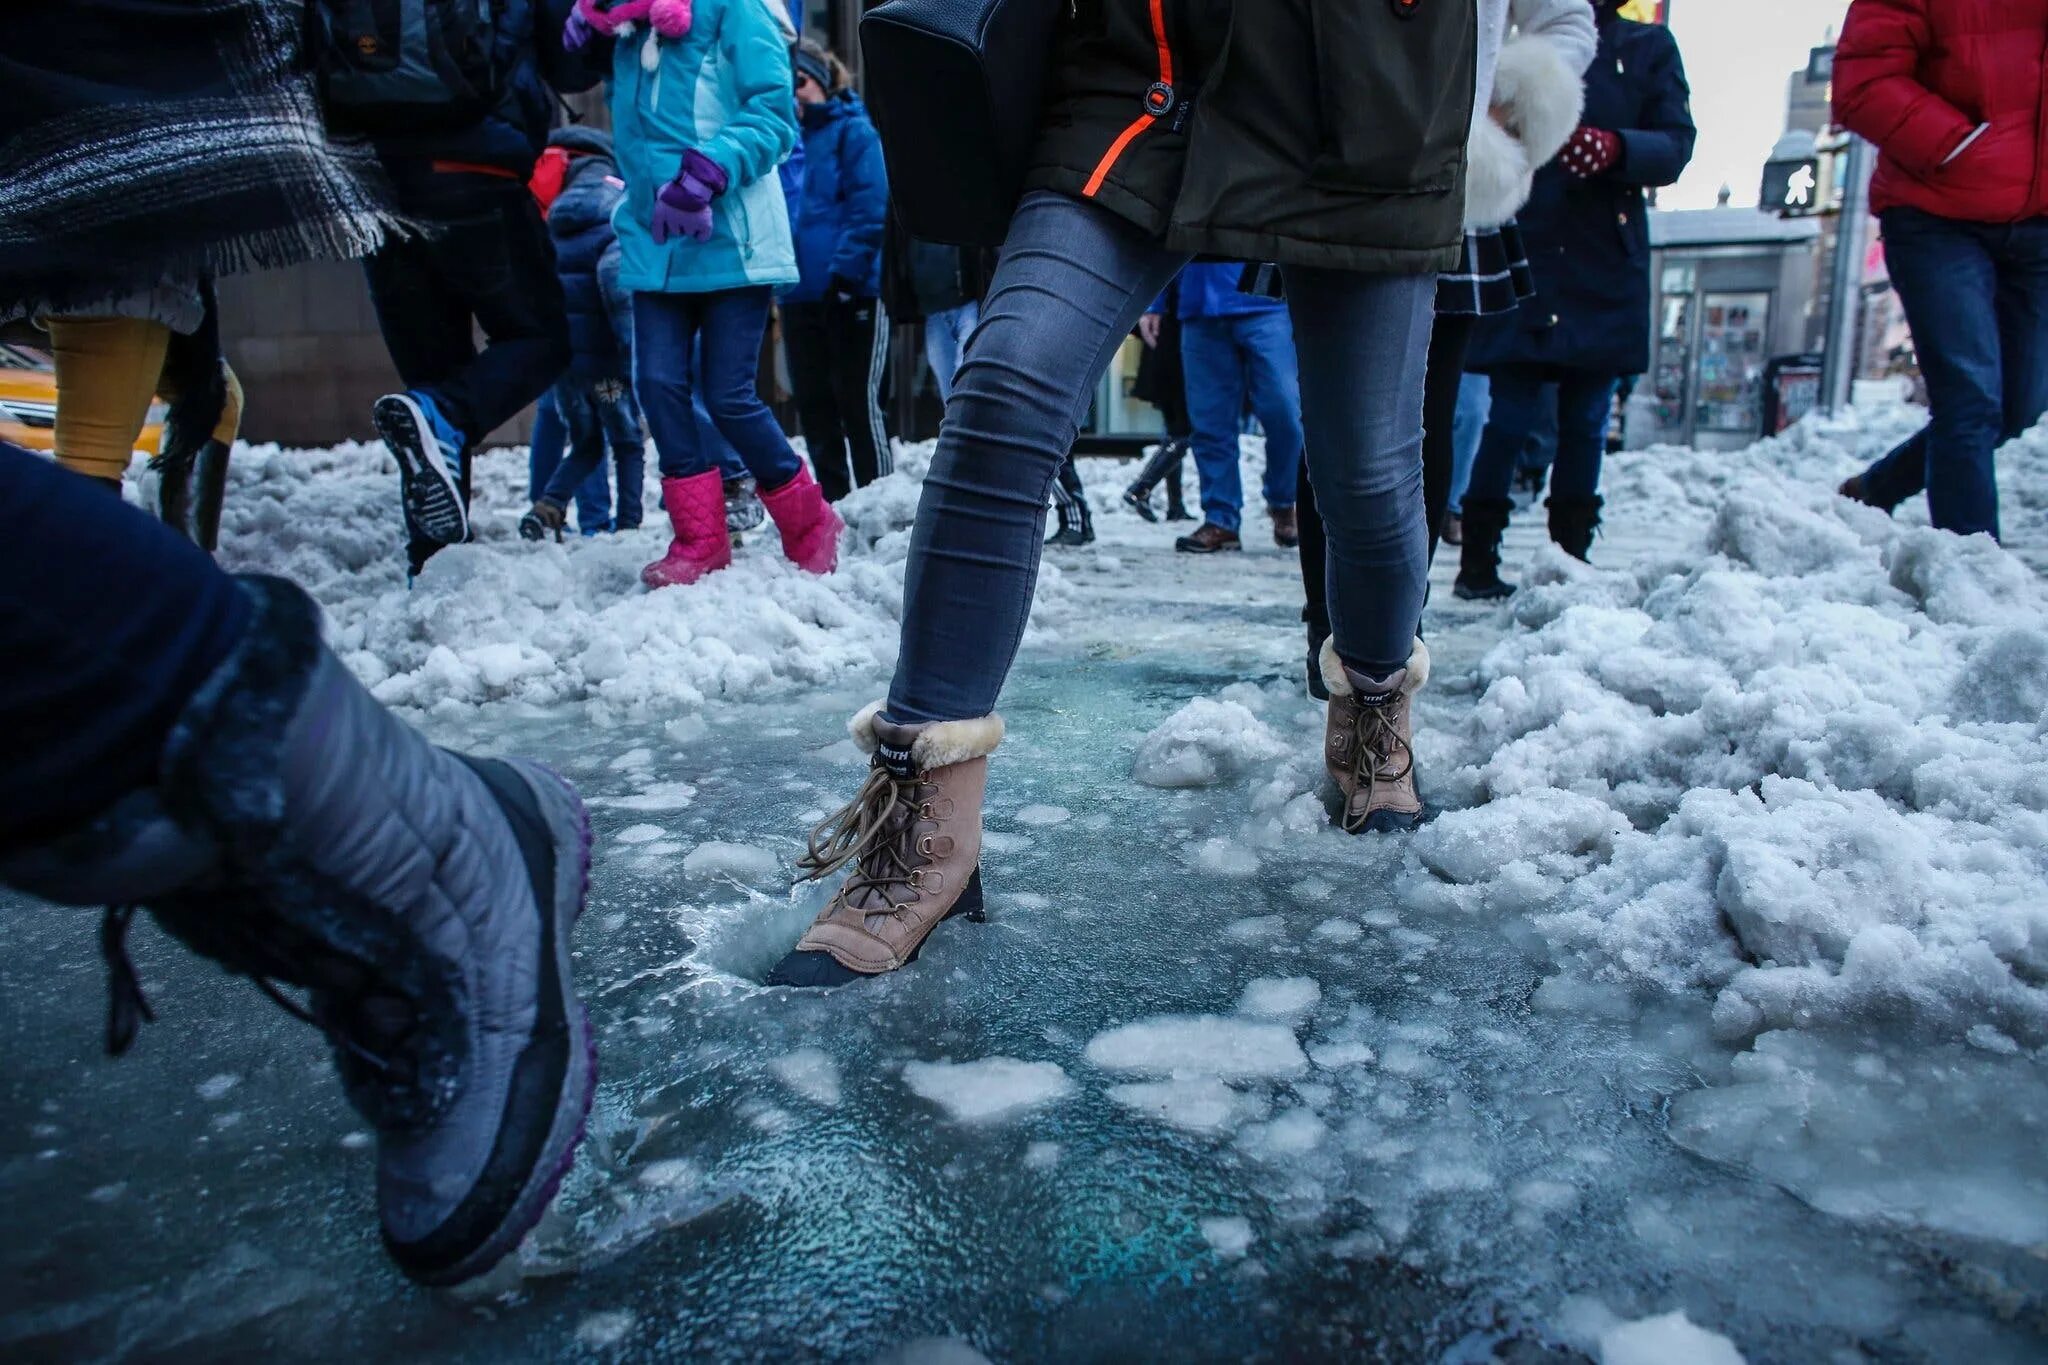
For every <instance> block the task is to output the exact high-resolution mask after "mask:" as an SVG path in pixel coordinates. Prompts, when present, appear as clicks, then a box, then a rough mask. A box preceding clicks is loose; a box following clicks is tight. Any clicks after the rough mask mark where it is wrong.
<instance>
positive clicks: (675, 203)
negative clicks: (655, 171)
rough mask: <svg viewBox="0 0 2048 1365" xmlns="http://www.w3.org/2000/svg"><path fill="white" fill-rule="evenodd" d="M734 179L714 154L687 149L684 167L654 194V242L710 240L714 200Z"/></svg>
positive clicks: (665, 244) (663, 244) (666, 243)
mask: <svg viewBox="0 0 2048 1365" xmlns="http://www.w3.org/2000/svg"><path fill="white" fill-rule="evenodd" d="M730 183H731V181H730V179H729V178H728V177H727V176H726V173H725V172H724V171H723V170H720V169H719V166H718V163H717V162H715V161H713V160H712V159H711V158H710V157H708V156H706V155H704V154H703V153H702V152H699V151H696V150H694V149H692V150H690V151H687V152H684V153H683V168H682V170H681V171H679V172H677V174H676V178H675V179H673V180H671V181H669V182H668V183H667V184H666V185H663V186H662V187H661V192H660V193H659V194H657V195H656V196H655V197H654V244H655V245H656V246H667V245H668V239H669V238H671V237H688V238H689V239H690V240H691V241H693V242H708V241H710V240H711V201H712V200H713V199H716V198H717V197H718V196H719V195H721V194H724V193H725V188H726V186H727V185H728V184H730Z"/></svg>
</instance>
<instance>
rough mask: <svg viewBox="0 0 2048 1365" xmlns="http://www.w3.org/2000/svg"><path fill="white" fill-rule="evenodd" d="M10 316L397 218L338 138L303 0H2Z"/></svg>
mask: <svg viewBox="0 0 2048 1365" xmlns="http://www.w3.org/2000/svg"><path fill="white" fill-rule="evenodd" d="M4 3H5V8H6V10H7V16H6V19H5V21H4V22H0V318H7V317H13V316H19V315H21V314H23V313H31V314H33V313H40V312H61V311H63V310H64V309H66V308H79V307H90V306H92V305H93V304H95V303H99V302H104V301H105V300H107V299H109V298H115V297H121V296H124V295H126V294H129V293H132V292H134V291H135V290H138V289H145V288H148V287H150V286H152V285H154V284H156V283H158V282H160V281H164V280H180V281H182V280H192V279H195V278H201V277H208V276H216V275H228V274H234V273H237V272H240V271H247V270H257V269H264V268H269V267H273V266H286V265H294V264H297V263H299V262H301V261H307V260H314V259H322V258H341V259H347V258H351V257H356V256H362V255H365V254H367V253H368V252H370V251H373V250H375V249H376V247H377V246H378V245H379V244H380V243H381V242H382V241H383V238H384V235H385V232H386V231H387V230H388V229H391V228H394V227H396V226H397V221H398V220H397V219H396V218H395V217H394V214H393V211H392V209H391V207H390V204H389V202H388V190H387V188H386V187H385V185H384V183H383V176H382V172H381V171H380V170H379V168H378V165H377V161H376V157H375V154H374V152H373V151H372V150H371V149H370V148H369V146H368V145H367V144H349V143H337V142H334V141H331V140H330V139H329V138H328V136H327V133H326V131H325V129H324V128H323V126H322V124H321V119H320V109H319V105H318V103H317V102H316V100H315V98H314V93H313V84H312V80H311V77H310V76H309V74H308V73H307V71H306V69H305V61H304V50H303V37H304V33H303V26H304V22H305V13H304V11H305V5H304V3H303V0H4Z"/></svg>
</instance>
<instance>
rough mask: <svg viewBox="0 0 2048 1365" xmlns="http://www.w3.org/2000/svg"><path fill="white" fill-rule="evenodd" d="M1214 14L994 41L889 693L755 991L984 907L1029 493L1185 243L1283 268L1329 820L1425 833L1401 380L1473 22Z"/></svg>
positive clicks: (1028, 556) (1432, 286)
mask: <svg viewBox="0 0 2048 1365" xmlns="http://www.w3.org/2000/svg"><path fill="white" fill-rule="evenodd" d="M1237 8H1238V7H1237V6H1236V5H1235V4H1231V3H1224V2H1223V0H1199V2H1197V0H1085V2H1082V3H1076V4H1073V5H1072V6H1061V7H1060V17H1059V19H1058V21H1057V22H1058V25H1059V28H1058V32H1057V36H1056V38H1055V40H1054V41H1055V48H1056V50H1055V51H1054V52H1052V53H1051V54H1044V53H1031V52H1022V53H1017V54H1016V55H1015V59H1017V60H1039V59H1042V58H1044V57H1046V56H1048V55H1049V56H1050V57H1051V61H1050V63H1049V65H1048V68H1047V69H1048V71H1049V73H1050V75H1049V81H1050V86H1049V88H1048V90H1047V91H1046V96H1045V99H1044V101H1043V104H1042V108H1041V111H1040V114H1039V126H1038V130H1037V143H1036V150H1035V152H1034V154H1033V156H1032V163H1033V164H1032V166H1031V169H1030V171H1029V174H1028V175H1027V176H1026V178H1025V183H1024V194H1023V197H1022V199H1021V201H1020V202H1019V203H1018V204H1017V205H1016V206H1015V209H1014V212H1013V217H1012V220H1011V223H1010V227H1009V233H1008V240H1007V242H1006V244H1005V246H1004V249H1003V254H1002V258H1001V263H1000V264H999V265H998V266H997V268H996V274H995V279H994V281H993V284H992V287H991V289H990V291H989V295H988V298H987V300H986V301H985V303H984V307H983V313H982V321H981V326H980V329H979V330H978V331H977V332H976V333H975V336H974V344H973V347H972V349H971V353H970V357H969V362H968V364H967V365H966V366H965V367H964V368H963V369H962V370H961V371H960V374H959V376H958V379H957V381H956V385H955V387H954V390H953V396H952V401H951V403H950V404H949V405H948V407H947V410H946V421H945V424H944V426H943V427H942V429H941V431H940V435H939V439H938V445H937V448H936V450H935V452H934V454H933V457H932V465H931V472H930V474H929V476H928V477H927V479H926V481H925V485H924V492H923V496H922V499H921V501H920V503H919V506H918V513H917V520H916V523H915V526H914V527H913V529H912V532H911V541H910V557H909V562H908V565H907V567H906V570H905V578H904V593H903V611H902V624H901V627H900V631H901V634H900V651H899V653H898V656H897V664H896V672H895V679H894V681H893V683H892V684H891V686H890V689H889V694H888V696H887V697H885V698H883V699H881V700H878V701H876V702H874V703H872V704H871V705H869V706H867V707H864V708H863V709H862V710H861V711H860V712H859V713H858V714H857V715H856V716H854V717H853V720H852V722H851V730H852V734H853V737H854V739H855V742H856V743H858V744H859V745H860V746H862V747H863V748H864V749H866V750H867V751H868V752H869V753H870V754H871V755H873V762H872V766H871V768H870V770H869V773H868V776H867V780H866V782H865V783H864V784H863V786H862V787H861V789H860V791H859V792H858V793H857V794H856V795H855V796H854V798H853V800H852V801H851V802H850V803H849V804H848V805H847V806H846V807H845V808H844V809H843V810H841V811H839V812H838V813H837V814H835V815H833V816H830V817H828V818H827V819H826V820H825V821H824V822H823V823H822V824H821V825H820V826H819V827H818V828H817V829H816V830H814V831H813V832H812V835H811V839H810V848H809V850H808V852H807V853H806V855H805V857H804V860H803V866H804V867H805V868H806V869H807V870H808V871H809V872H810V874H811V875H812V876H814V877H818V878H824V877H828V876H832V875H834V874H835V873H839V872H842V871H843V872H844V873H845V874H846V875H845V880H844V881H843V882H842V884H841V885H840V886H839V888H838V890H837V892H836V894H834V895H833V896H832V898H831V899H830V900H829V901H828V902H827V903H826V905H825V907H824V909H823V911H822V912H821V913H820V914H819V915H818V917H817V919H816V921H815V922H814V923H813V924H812V925H811V927H810V928H809V929H808V930H807V931H806V932H805V933H804V935H803V936H802V938H801V939H800V941H799V942H798V943H797V944H796V946H795V950H794V951H793V952H791V953H790V954H789V955H788V956H787V957H786V958H785V959H784V960H783V961H782V962H781V963H780V964H778V966H777V967H776V969H775V970H774V972H773V973H772V975H771V978H770V979H771V980H773V981H775V982H777V983H780V984H784V985H792V986H834V985H840V984H843V983H847V982H853V981H858V980H860V979H862V978H863V977H869V976H873V975H876V974H879V973H885V972H891V971H895V970H897V969H898V968H900V967H902V966H903V965H904V964H906V963H908V962H910V961H911V960H912V959H913V958H914V957H916V956H917V954H918V953H919V951H920V950H921V949H923V948H924V947H926V946H927V943H926V940H927V938H928V937H929V936H930V935H931V933H932V931H933V930H934V929H935V928H936V927H937V926H938V925H940V924H941V923H943V922H944V921H946V920H947V919H948V918H950V917H953V916H956V915H958V916H966V917H970V918H971V917H974V916H977V915H979V914H980V911H981V905H982V900H983V893H982V800H983V794H984V792H985V791H986V789H987V785H988V781H989V760H990V756H991V755H993V754H994V753H995V751H996V749H997V747H998V745H999V744H1000V743H1001V742H1002V738H1003V729H1004V727H1003V720H1002V718H1001V717H1000V716H999V715H997V714H996V711H995V703H996V698H997V695H998V694H999V693H1000V692H1001V690H1002V685H1003V680H1004V678H1005V677H1006V676H1007V675H1008V673H1009V671H1010V666H1011V663H1012V661H1013V660H1014V658H1015V656H1016V652H1017V646H1018V642H1019V640H1020V639H1021V638H1022V636H1023V632H1024V625H1025V620H1026V616H1027V614H1028V612H1029V609H1030V604H1031V598H1032V591H1033V587H1034V584H1035V581H1036V578H1037V570H1038V563H1039V555H1040V544H1041V541H1042V539H1043V536H1044V526H1045V515H1046V505H1047V494H1048V492H1049V490H1050V488H1051V485H1052V482H1053V480H1054V479H1055V478H1056V477H1057V476H1058V473H1059V468H1060V464H1061V462H1062V461H1063V460H1064V459H1065V458H1066V455H1067V451H1068V450H1069V449H1070V448H1071V447H1072V445H1073V441H1074V437H1075V435H1076V434H1077V432H1078V429H1079V426H1080V422H1081V419H1082V417H1083V416H1084V415H1085V413H1086V409H1087V406H1088V403H1089V400H1090V398H1091V397H1092V395H1093V394H1094V392H1095V387H1096V384H1097V383H1098V382H1099V381H1100V379H1101V377H1102V375H1103V373H1104V371H1105V370H1106V369H1107V368H1108V365H1109V362H1110V360H1111V358H1112V356H1113V354H1114V352H1115V351H1116V349H1117V348H1118V347H1119V346H1120V345H1121V344H1122V343H1123V339H1124V337H1125V335H1126V334H1127V333H1128V332H1129V331H1130V330H1131V328H1132V327H1133V325H1135V324H1136V323H1137V321H1138V319H1139V317H1140V316H1141V315H1142V314H1143V313H1144V312H1145V310H1146V309H1147V307H1148V306H1149V305H1150V304H1151V303H1152V301H1153V300H1154V299H1155V298H1157V297H1158V295H1159V292H1160V290H1161V289H1162V288H1164V287H1165V285H1166V284H1167V283H1168V281H1170V280H1172V279H1173V277H1174V276H1175V275H1176V274H1178V273H1179V272H1180V271H1181V269H1182V268H1183V267H1184V266H1186V265H1187V264H1188V262H1189V261H1190V260H1191V259H1192V258H1193V257H1194V256H1195V255H1197V254H1204V255H1211V256H1221V257H1225V258H1234V259H1238V260H1253V259H1257V260H1274V261H1277V262H1278V264H1279V265H1280V268H1281V270H1282V272H1283V274H1284V275H1285V277H1286V290H1287V300H1288V304H1287V306H1288V310H1289V313H1290V316H1291V318H1292V321H1293V326H1294V336H1295V344H1296V350H1297V351H1298V353H1299V355H1300V363H1301V405H1302V418H1303V423H1304V427H1305V429H1306V433H1307V440H1308V452H1309V461H1310V469H1311V470H1312V471H1313V474H1314V477H1315V479H1316V484H1317V489H1318V491H1319V492H1321V493H1322V495H1323V515H1324V518H1325V520H1326V521H1327V522H1328V525H1329V538H1330V552H1329V563H1330V604H1331V618H1332V621H1331V625H1332V631H1333V633H1332V636H1331V641H1330V645H1329V648H1328V649H1327V650H1326V651H1325V652H1324V655H1323V664H1324V668H1325V670H1326V671H1327V673H1328V675H1329V680H1330V690H1331V692H1332V694H1333V695H1332V699H1331V702H1330V705H1329V710H1328V713H1327V722H1326V729H1325V733H1324V737H1323V757H1324V761H1325V763H1326V764H1327V766H1328V769H1329V772H1330V775H1331V777H1332V778H1333V779H1334V782H1335V785H1336V787H1337V789H1338V791H1339V792H1340V794H1341V800H1340V803H1339V808H1338V811H1337V815H1336V818H1337V819H1338V820H1339V821H1340V822H1341V824H1342V825H1343V827H1344V828H1345V829H1348V830H1353V831H1358V832H1361V833H1362V832H1366V831H1395V830H1406V829H1412V828H1413V827H1414V826H1415V825H1416V823H1417V822H1418V821H1419V820H1420V819H1421V817H1422V810H1423V807H1422V800H1421V797H1420V796H1419V794H1418V791H1417V785H1416V772H1415V754H1414V750H1413V748H1412V744H1411V734H1410V724H1411V722H1410V707H1411V704H1412V702H1413V700H1414V697H1415V694H1416V692H1417V691H1418V690H1419V689H1420V688H1421V687H1422V686H1423V685H1424V683H1425V682H1426V681H1427V679H1428V676H1429V655H1428V651H1427V650H1426V649H1424V648H1423V646H1422V645H1421V642H1420V641H1419V640H1418V639H1417V638H1416V634H1415V630H1416V626H1417V624H1418V622H1419V619H1420V617H1421V613H1422V598H1423V587H1424V579H1425V573H1426V567H1427V553H1428V537H1427V535H1426V532H1425V527H1424V525H1423V510H1422V456H1421V449H1422V373H1423V360H1424V356H1425V354H1426V352H1427V351H1428V349H1429V331H1430V320H1431V314H1432V305H1433V304H1434V302H1435V297H1436V276H1437V275H1438V273H1439V272H1441V271H1444V270H1448V269H1450V268H1451V267H1452V266H1454V265H1455V264H1456V263H1457V261H1458V257H1459V252H1460V243H1461V241H1462V237H1463V222H1464V209H1465V185H1464V169H1465V158H1464V148H1465V138H1466V135H1467V133H1468V131H1469V128H1470V124H1471V115H1472V92H1473V79H1474V70H1473V68H1474V59H1475V50H1476V46H1477V44H1476V34H1475V17H1474V13H1473V6H1472V5H1471V4H1470V3H1469V0H1396V2H1395V3H1375V4H1368V5H1343V6H1338V5H1326V4H1324V3H1322V0H1258V4H1257V5H1256V7H1255V8H1256V10H1257V13H1256V16H1255V20H1256V21H1255V22H1254V21H1252V16H1250V14H1249V12H1250V11H1251V10H1252V9H1253V8H1254V6H1252V5H1251V4H1249V3H1247V4H1246V5H1245V6H1244V8H1245V10H1246V11H1247V15H1246V16H1245V17H1243V18H1242V19H1241V20H1240V21H1239V22H1236V23H1234V24H1233V22H1232V19H1233V13H1234V11H1235V10H1236V9H1237ZM1226 39H1227V41H1226ZM985 55H986V57H987V59H988V60H990V61H999V60H1003V59H1004V54H1002V53H990V54H985ZM1196 90H1199V91H1200V92H1201V94H1200V97H1199V98H1198V99H1192V100H1190V99H1189V96H1190V95H1192V93H1193V92H1194V91H1196ZM870 94H871V97H872V98H874V99H875V100H877V101H878V102H879V101H880V100H881V99H883V98H884V92H883V91H882V90H880V89H876V88H872V87H871V90H870ZM897 188H898V189H903V188H905V187H904V186H901V185H899V186H897Z"/></svg>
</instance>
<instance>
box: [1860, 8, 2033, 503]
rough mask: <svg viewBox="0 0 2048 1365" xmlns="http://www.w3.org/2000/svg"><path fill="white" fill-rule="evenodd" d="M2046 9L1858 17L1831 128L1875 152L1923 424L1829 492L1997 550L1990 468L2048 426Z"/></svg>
mask: <svg viewBox="0 0 2048 1365" xmlns="http://www.w3.org/2000/svg"><path fill="white" fill-rule="evenodd" d="M2044 47H2048V6H2043V5H2038V4H2013V3H2010V0H1940V3H1936V0H1856V3H1854V4H1852V5H1851V6H1850V7H1849V17H1848V19H1847V20H1846V21H1844V23H1843V25H1842V41H1841V42H1840V43H1839V44H1837V45H1836V47H1835V120H1836V122H1838V123H1840V124H1841V125H1842V126H1843V127H1845V128H1848V129H1849V130H1851V131H1852V132H1856V133H1860V134H1862V135H1863V136H1864V137H1866V138H1869V139H1870V140H1871V141H1872V142H1874V143H1876V144H1877V149H1878V154H1879V155H1878V163H1877V174H1876V176H1875V177H1874V178H1873V179H1872V180H1871V184H1870V206H1871V208H1872V210H1874V211H1875V212H1876V214H1877V216H1878V221H1879V223H1880V224H1881V225H1882V227H1883V230H1884V254H1885V262H1886V264H1887V265H1888V266H1889V267H1890V269H1891V277H1892V287H1893V288H1894V289H1896V290H1898V293H1899V302H1900V303H1901V304H1903V305H1904V306H1905V310H1906V321H1907V323H1908V324H1909V325H1910V326H1911V327H1912V329H1913V345H1914V351H1915V353H1916V354H1917V355H1918V357H1919V360H1920V372H1921V374H1922V375H1923V376H1925V378H1926V380H1927V403H1928V407H1929V408H1930V409H1931V420H1930V421H1929V422H1928V425H1927V429H1926V431H1924V432H1923V433H1922V434H1921V435H1919V436H1917V437H1915V438H1914V439H1912V440H1910V441H1908V442H1906V443H1905V444H1904V445H1902V446H1900V447H1899V448H1898V449H1897V450H1895V451H1893V452H1892V453H1891V454H1890V455H1888V456H1886V457H1885V458H1884V459H1882V460H1880V461H1878V462H1877V463H1876V464H1874V465H1872V466H1871V467H1870V468H1869V469H1867V470H1865V471H1864V472H1863V473H1861V474H1859V475H1857V476H1856V477H1854V478H1852V479H1850V480H1849V481H1848V482H1847V483H1846V484H1844V485H1843V487H1842V492H1843V493H1844V494H1846V495H1847V496H1849V497H1852V498H1855V499H1856V500H1858V501H1859V502H1867V503H1869V504H1871V505H1872V506H1875V507H1882V508H1884V509H1885V510H1887V511H1889V510H1891V509H1892V508H1894V507H1896V506H1898V505H1899V504H1900V503H1902V502H1904V501H1906V500H1907V499H1908V498H1911V497H1913V496H1915V495H1916V494H1918V493H1920V492H1921V491H1922V490H1923V489H1924V490H1925V491H1926V493H1927V511H1928V514H1929V516H1930V517H1931V518H1932V520H1933V522H1934V524H1935V525H1936V526H1937V527H1939V528H1941V529H1942V530H1944V531H1954V532H1955V533H1956V534H1957V535H1965V536H1967V535H1974V534H1976V533H1978V532H1980V531H1981V532H1983V533H1984V534H1986V535H1990V536H1992V537H1994V538H1995V537H1996V536H1997V535H1998V530H1999V527H1998V476H1997V472H1996V469H1995V467H1994V464H1993V452H1994V451H1996V450H1997V449H1998V447H1999V446H2000V445H2002V444H2004V443H2005V442H2006V441H2009V440H2011V439H2012V438H2013V437H2015V436H2018V435H2019V434H2020V433H2021V432H2023V431H2025V430H2027V429H2028V428H2029V427H2031V426H2033V425H2034V423H2036V422H2038V421H2040V420H2041V414H2042V412H2043V410H2044V409H2048V130H2044V128H2043V125H2042V123H2041V110H2042V101H2043V100H2044V99H2048V63H2044V61H2043V56H2042V54H2043V50H2044Z"/></svg>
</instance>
